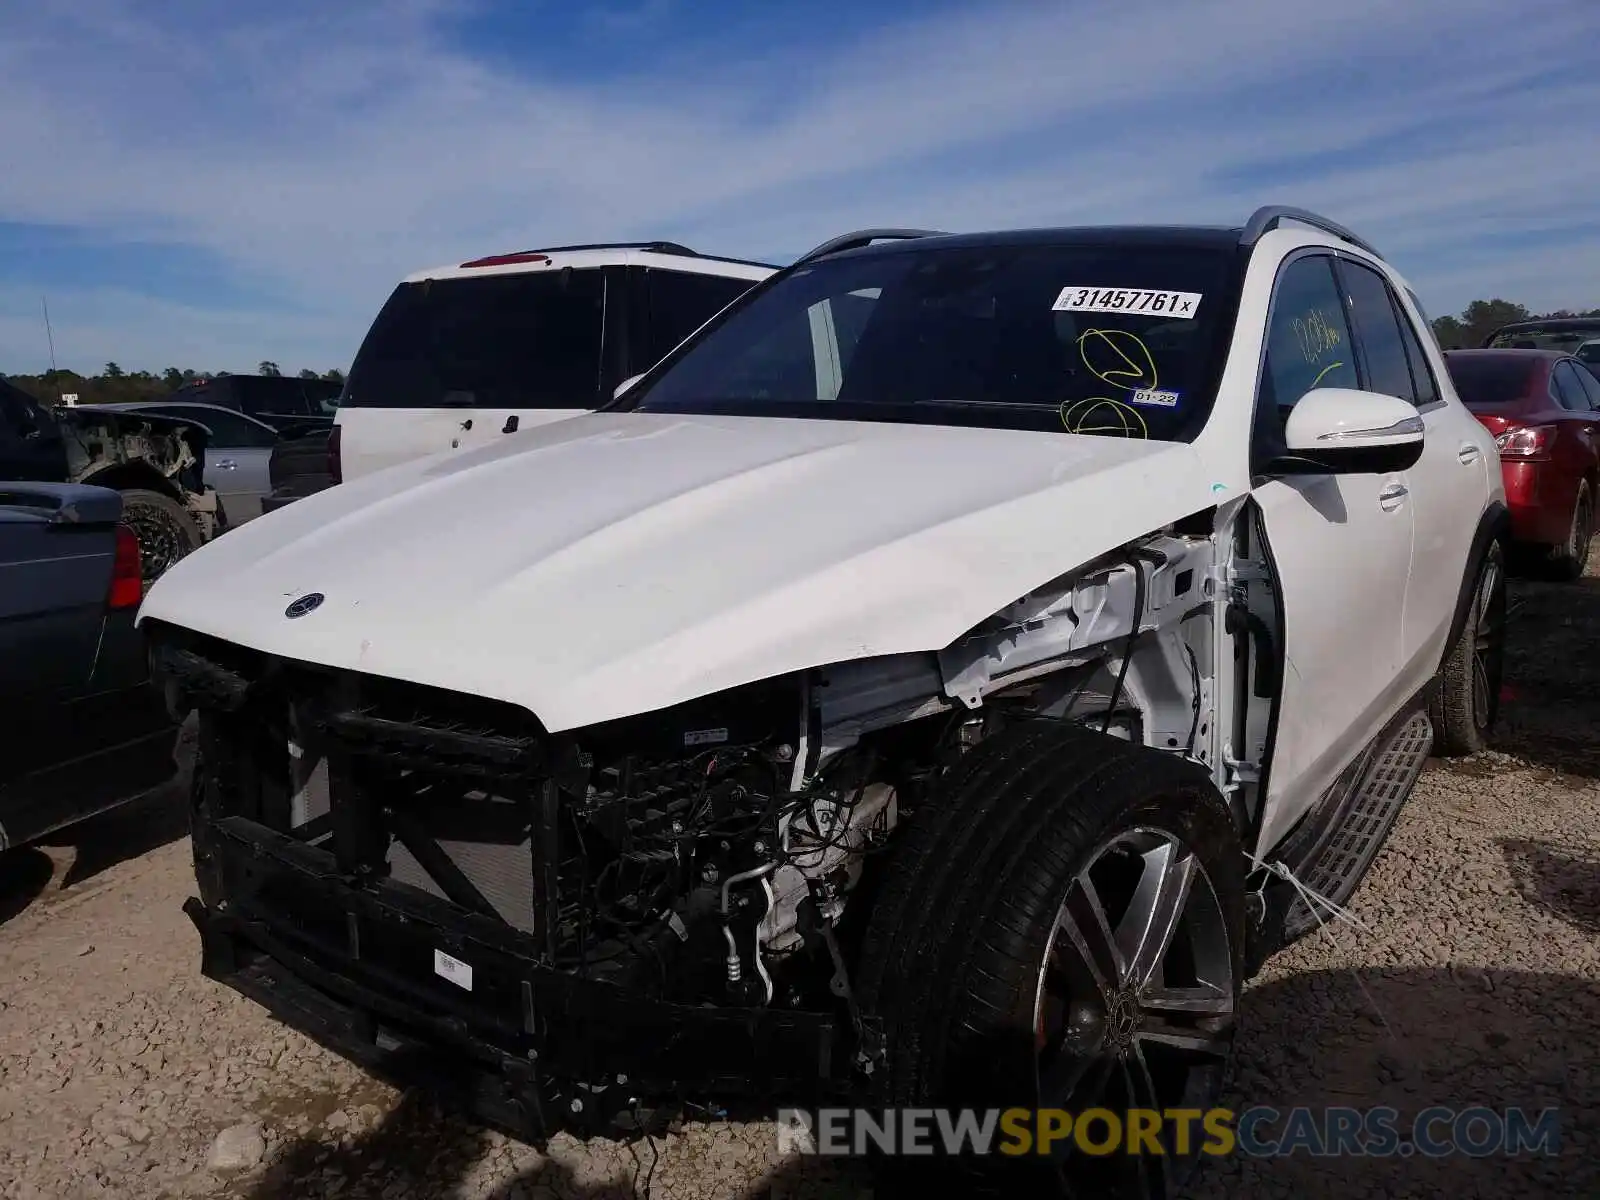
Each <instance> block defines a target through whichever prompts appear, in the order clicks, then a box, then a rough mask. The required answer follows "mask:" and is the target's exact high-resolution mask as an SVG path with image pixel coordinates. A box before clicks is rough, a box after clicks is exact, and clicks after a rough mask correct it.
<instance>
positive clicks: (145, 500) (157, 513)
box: [122, 488, 205, 587]
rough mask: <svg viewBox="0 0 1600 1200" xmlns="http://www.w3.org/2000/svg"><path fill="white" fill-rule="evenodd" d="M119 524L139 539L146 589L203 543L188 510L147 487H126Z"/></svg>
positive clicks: (192, 516) (196, 524) (197, 527)
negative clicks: (120, 522)
mask: <svg viewBox="0 0 1600 1200" xmlns="http://www.w3.org/2000/svg"><path fill="white" fill-rule="evenodd" d="M122 523H123V524H124V525H126V526H127V527H128V528H129V529H131V530H132V531H133V535H134V537H136V538H138V539H139V561H140V564H141V567H142V570H143V573H144V583H145V586H146V587H149V586H150V585H151V584H152V583H154V582H155V581H156V580H157V579H159V578H160V577H161V576H162V575H163V574H164V573H165V572H166V571H167V569H168V568H170V567H171V566H172V564H173V563H175V562H177V561H178V560H179V559H180V558H183V557H184V556H185V555H187V554H189V553H190V552H191V551H194V550H198V549H199V548H200V545H201V543H202V542H203V541H204V540H205V537H204V535H203V534H202V533H201V532H200V525H199V523H198V522H197V521H196V520H195V519H194V515H193V514H192V513H190V512H189V510H188V509H186V508H184V506H183V505H181V504H179V503H178V502H177V501H176V500H174V499H173V498H172V497H171V496H168V495H165V494H163V493H161V492H156V491H151V490H150V489H148V488H128V489H126V490H125V491H124V492H123V493H122Z"/></svg>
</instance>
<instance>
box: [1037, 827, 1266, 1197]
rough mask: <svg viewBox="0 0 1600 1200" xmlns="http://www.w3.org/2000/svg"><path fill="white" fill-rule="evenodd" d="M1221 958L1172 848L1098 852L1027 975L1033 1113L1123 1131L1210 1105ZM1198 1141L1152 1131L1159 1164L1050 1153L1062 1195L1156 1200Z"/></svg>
mask: <svg viewBox="0 0 1600 1200" xmlns="http://www.w3.org/2000/svg"><path fill="white" fill-rule="evenodd" d="M1234 961H1235V959H1234V952H1233V946H1232V944H1231V940H1230V937H1229V934H1228V924H1227V920H1226V918H1225V916H1224V912H1223V907H1222V904H1221V901H1220V900H1219V898H1218V895H1217V892H1216V889H1215V887H1214V886H1213V885H1212V882H1211V880H1210V877H1209V876H1208V875H1207V874H1206V871H1205V869H1204V867H1203V866H1201V864H1200V861H1199V859H1198V858H1197V857H1196V855H1195V854H1194V853H1193V851H1192V850H1190V849H1189V848H1188V847H1187V846H1186V845H1185V844H1184V843H1183V842H1182V840H1181V839H1180V838H1178V837H1177V836H1176V835H1174V834H1172V833H1169V832H1167V831H1164V830H1155V829H1136V830H1132V831H1129V832H1127V833H1124V834H1121V835H1119V836H1117V837H1115V838H1113V839H1111V840H1109V841H1108V842H1106V843H1105V844H1103V845H1102V846H1101V847H1099V848H1098V849H1097V851H1096V852H1095V854H1094V856H1093V857H1092V858H1091V859H1090V862H1089V865H1088V866H1087V867H1086V868H1085V869H1084V870H1083V871H1082V872H1080V873H1079V874H1078V876H1077V877H1076V878H1075V879H1073V881H1072V883H1071V885H1070V887H1069V888H1068V889H1067V893H1066V896H1065V898H1064V900H1063V901H1062V903H1061V905H1060V908H1059V910H1058V912H1057V916H1056V921H1055V926H1054V928H1053V929H1052V931H1051V935H1050V939H1049V942H1048V944H1047V946H1046V949H1045V956H1044V960H1043V963H1042V965H1041V968H1040V971H1039V979H1038V986H1037V990H1036V994H1035V1002H1034V1030H1035V1041H1036V1051H1037V1054H1038V1059H1037V1068H1036V1069H1037V1076H1036V1078H1037V1084H1038V1103H1039V1107H1040V1108H1042V1109H1043V1108H1054V1109H1065V1110H1067V1111H1068V1112H1071V1113H1073V1114H1075V1115H1076V1114H1082V1113H1084V1112H1086V1111H1087V1110H1090V1109H1106V1110H1109V1111H1110V1112H1112V1113H1114V1114H1116V1115H1117V1118H1118V1120H1119V1121H1124V1122H1125V1121H1126V1119H1127V1114H1128V1112H1129V1111H1130V1110H1133V1109H1145V1110H1154V1111H1156V1112H1165V1111H1166V1110H1168V1109H1173V1108H1189V1109H1200V1110H1202V1111H1204V1110H1205V1109H1207V1108H1209V1107H1211V1106H1212V1105H1213V1104H1214V1102H1215V1099H1216V1097H1217V1095H1218V1094H1219V1093H1220V1091H1221V1088H1222V1084H1223V1081H1224V1077H1225V1074H1226V1071H1227V1067H1228V1064H1229V1062H1230V1060H1231V1057H1232V1052H1233V1042H1234V1036H1235V1033H1236V1020H1235V1018H1236V1013H1235V995H1236V990H1237V989H1236V980H1235V978H1234V975H1235V971H1234ZM1091 1124H1094V1123H1091ZM1092 1136H1093V1139H1094V1140H1095V1141H1096V1143H1098V1142H1099V1141H1102V1140H1104V1139H1105V1138H1106V1137H1107V1131H1106V1129H1105V1128H1104V1127H1103V1126H1101V1127H1099V1128H1095V1129H1094V1132H1093V1135H1092ZM1204 1136H1205V1135H1204V1133H1203V1131H1202V1130H1201V1129H1200V1128H1199V1127H1198V1126H1195V1127H1192V1128H1191V1129H1189V1130H1188V1136H1187V1137H1186V1138H1184V1139H1182V1140H1181V1141H1180V1140H1178V1139H1176V1138H1175V1137H1174V1131H1173V1130H1172V1129H1171V1128H1170V1127H1169V1126H1167V1125H1165V1124H1163V1126H1162V1129H1161V1144H1162V1151H1163V1153H1161V1154H1159V1155H1156V1154H1150V1153H1138V1154H1131V1155H1129V1154H1122V1153H1116V1154H1104V1155H1102V1154H1093V1155H1089V1154H1085V1153H1083V1151H1082V1150H1080V1149H1078V1148H1077V1144H1076V1140H1075V1139H1073V1138H1070V1137H1069V1138H1064V1139H1062V1140H1061V1141H1058V1142H1057V1143H1055V1145H1054V1146H1053V1147H1052V1150H1053V1151H1054V1152H1055V1159H1056V1167H1057V1169H1058V1170H1059V1171H1060V1174H1061V1177H1062V1181H1063V1183H1064V1184H1066V1185H1067V1187H1068V1189H1069V1191H1071V1192H1072V1193H1073V1194H1084V1195H1111V1196H1124V1195H1125V1196H1140V1197H1164V1196H1167V1195H1169V1194H1171V1193H1172V1192H1173V1191H1174V1190H1175V1189H1176V1188H1177V1186H1178V1185H1179V1183H1180V1182H1181V1179H1182V1177H1183V1176H1185V1175H1186V1174H1187V1173H1188V1170H1189V1169H1190V1168H1192V1166H1193V1165H1194V1162H1195V1160H1196V1159H1197V1158H1198V1150H1199V1146H1200V1144H1201V1142H1202V1141H1203V1138H1204ZM1185 1141H1186V1142H1187V1145H1185V1144H1183V1143H1184V1142H1185ZM1125 1144H1126V1143H1124V1145H1125Z"/></svg>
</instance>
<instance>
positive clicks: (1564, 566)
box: [1548, 479, 1594, 583]
mask: <svg viewBox="0 0 1600 1200" xmlns="http://www.w3.org/2000/svg"><path fill="white" fill-rule="evenodd" d="M1593 541H1594V492H1593V491H1591V490H1590V488H1589V481H1588V480H1587V479H1584V480H1580V481H1579V482H1578V498H1577V499H1576V500H1575V501H1573V505H1572V525H1571V528H1570V530H1569V531H1568V533H1567V541H1566V544H1565V545H1562V546H1557V547H1555V548H1554V549H1553V550H1552V552H1551V554H1550V558H1549V563H1548V573H1549V575H1550V576H1551V578H1553V579H1556V580H1559V581H1560V582H1562V583H1570V582H1572V581H1573V580H1575V579H1581V578H1583V572H1584V570H1585V569H1586V568H1587V567H1588V565H1589V546H1590V544H1591V543H1592V542H1593Z"/></svg>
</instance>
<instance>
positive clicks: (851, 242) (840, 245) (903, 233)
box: [790, 229, 944, 267]
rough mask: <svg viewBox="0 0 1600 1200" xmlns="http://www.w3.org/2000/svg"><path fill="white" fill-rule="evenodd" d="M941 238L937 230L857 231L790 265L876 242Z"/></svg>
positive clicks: (809, 252) (817, 249) (807, 254)
mask: <svg viewBox="0 0 1600 1200" xmlns="http://www.w3.org/2000/svg"><path fill="white" fill-rule="evenodd" d="M943 236H944V234H942V233H941V232H940V231H939V230H937V229H858V230H856V231H855V232H854V233H846V234H841V235H840V236H839V237H836V238H830V239H828V240H827V241H826V242H823V243H822V245H820V246H818V247H816V248H815V249H813V250H810V251H808V252H807V253H805V254H802V255H801V256H800V257H799V258H797V259H795V260H794V262H793V263H792V264H790V265H791V266H796V267H798V266H799V265H800V264H801V263H804V262H810V261H811V260H812V259H814V258H821V257H822V256H823V255H824V254H837V253H838V252H839V251H841V250H854V249H856V248H858V247H860V246H870V245H871V244H872V243H873V242H877V241H888V240H891V239H893V240H904V239H906V238H922V237H943Z"/></svg>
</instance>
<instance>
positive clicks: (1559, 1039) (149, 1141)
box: [0, 577, 1600, 1200]
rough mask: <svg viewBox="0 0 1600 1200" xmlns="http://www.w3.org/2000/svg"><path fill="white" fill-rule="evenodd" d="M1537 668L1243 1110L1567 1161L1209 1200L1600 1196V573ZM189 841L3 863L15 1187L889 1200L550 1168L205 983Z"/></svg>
mask: <svg viewBox="0 0 1600 1200" xmlns="http://www.w3.org/2000/svg"><path fill="white" fill-rule="evenodd" d="M1510 655H1511V657H1510V663H1509V672H1508V681H1507V686H1508V698H1507V702H1506V707H1505V710H1504V714H1503V718H1502V728H1501V732H1500V735H1499V738H1498V742H1497V746H1496V749H1495V750H1494V751H1492V752H1490V753H1486V754H1483V755H1480V756H1477V757H1476V758H1473V759H1470V760H1465V761H1461V762H1456V763H1451V764H1442V763H1435V764H1432V765H1430V767H1429V768H1428V770H1427V772H1426V773H1425V775H1424V776H1423V779H1422V782H1421V784H1420V785H1419V787H1418V789H1417V791H1416V793H1415V795H1414V796H1413V798H1412V800H1411V802H1410V804H1409V805H1408V806H1407V809H1406V811H1405V813H1404V814H1403V816H1402V818H1401V820H1400V823H1399V825H1398V826H1397V827H1396V830H1395V832H1394V834H1393V836H1392V837H1391V839H1390V841H1389V844H1388V846H1387V847H1386V848H1385V850H1384V852H1383V854H1382V856H1381V857H1380V859H1379V860H1378V862H1377V864H1376V866H1375V867H1374V869H1373V872H1372V874H1371V875H1370V876H1369V878H1368V881H1367V882H1366V883H1365V884H1364V885H1363V887H1362V888H1361V890H1360V892H1359V893H1358V895H1357V897H1356V901H1355V903H1354V905H1353V906H1352V911H1353V912H1354V914H1355V915H1356V916H1357V917H1358V918H1359V919H1360V920H1361V921H1362V922H1363V923H1364V924H1365V925H1366V926H1367V927H1368V929H1369V930H1370V932H1369V931H1365V930H1362V929H1358V928H1352V927H1348V926H1344V925H1340V926H1337V927H1335V928H1333V929H1331V930H1329V931H1326V932H1323V933H1319V934H1315V935H1313V936H1312V937H1310V938H1308V939H1307V940H1305V941H1304V942H1302V943H1300V944H1299V945H1297V946H1296V947H1294V948H1292V949H1291V950H1289V951H1287V952H1286V953H1284V954H1282V955H1280V956H1279V957H1278V958H1277V959H1275V960H1273V961H1272V962H1271V963H1270V964H1269V965H1268V967H1267V969H1266V970H1265V971H1264V972H1263V974H1262V975H1261V976H1260V977H1259V978H1258V979H1257V980H1256V981H1255V982H1254V984H1253V985H1252V987H1251V989H1250V991H1249V992H1248V993H1247V997H1246V1003H1245V1013H1244V1017H1245V1022H1246V1027H1245V1034H1244V1036H1243V1038H1242V1041H1241V1059H1240V1062H1239V1069H1238V1072H1237V1078H1236V1082H1235V1085H1234V1095H1233V1096H1232V1097H1230V1103H1231V1104H1232V1105H1233V1106H1234V1107H1235V1108H1236V1109H1243V1108H1246V1107H1250V1106H1252V1105H1257V1104H1270V1105H1273V1106H1274V1107H1278V1108H1280V1109H1281V1108H1285V1107H1287V1106H1289V1105H1292V1104H1297V1103H1300V1104H1312V1105H1323V1104H1329V1105H1333V1104H1338V1105H1352V1106H1360V1107H1365V1106H1370V1105H1376V1104H1390V1105H1393V1106H1394V1107H1396V1108H1398V1109H1400V1110H1401V1112H1402V1113H1404V1114H1409V1113H1414V1112H1416V1111H1417V1110H1418V1109H1420V1108H1422V1107H1425V1106H1428V1105H1431V1104H1445V1105H1452V1106H1455V1107H1466V1106H1470V1105H1475V1104H1483V1105H1489V1106H1491V1107H1496V1108H1503V1107H1506V1106H1512V1105H1520V1106H1523V1107H1526V1108H1532V1109H1535V1110H1537V1109H1541V1108H1544V1107H1548V1106H1558V1107H1559V1108H1560V1109H1561V1110H1562V1127H1561V1139H1562V1141H1561V1144H1562V1153H1561V1155H1560V1156H1559V1157H1557V1158H1526V1157H1524V1158H1499V1157H1497V1158H1489V1159H1467V1158H1456V1159H1450V1160H1444V1161H1440V1160H1430V1159H1424V1158H1422V1157H1420V1156H1414V1157H1399V1158H1389V1159H1381V1160H1379V1159H1345V1160H1342V1161H1340V1162H1338V1163H1330V1162H1328V1161H1326V1160H1317V1159H1311V1158H1308V1157H1306V1156H1304V1155H1297V1156H1295V1157H1293V1158H1286V1159H1284V1158H1280V1159H1276V1160H1250V1159H1245V1158H1242V1157H1236V1158H1232V1159H1228V1160H1225V1161H1222V1162H1219V1163H1216V1164H1214V1165H1213V1166H1212V1167H1211V1168H1210V1169H1209V1170H1208V1171H1207V1172H1206V1173H1204V1174H1203V1175H1202V1177H1201V1178H1200V1179H1199V1180H1198V1181H1197V1191H1196V1193H1195V1194H1196V1196H1198V1197H1207V1198H1209V1197H1219V1198H1220V1197H1223V1196H1235V1195H1241V1194H1242V1195H1249V1196H1251V1197H1258V1196H1265V1197H1280V1196H1281V1197H1290V1196H1294V1197H1297V1198H1298V1200H1310V1198H1315V1197H1330V1198H1331V1197H1340V1198H1344V1197H1358V1196H1372V1197H1405V1196H1444V1195H1448V1196H1450V1197H1451V1198H1452V1200H1465V1198H1468V1197H1476V1196H1484V1197H1488V1196H1495V1197H1500V1196H1506V1195H1514V1196H1518V1197H1520V1198H1532V1197H1544V1196H1594V1195H1600V1165H1597V1164H1600V1113H1597V1109H1600V1101H1597V1099H1596V1096H1597V1083H1596V1081H1600V726H1597V725H1596V723H1595V718H1596V716H1597V715H1600V578H1593V577H1591V578H1589V579H1586V580H1583V581H1580V582H1579V583H1577V584H1569V585H1553V584H1538V583H1518V584H1516V585H1514V587H1513V628H1512V645H1511V651H1510ZM183 833H184V830H183V815H182V796H181V793H180V790H179V789H177V788H174V789H171V790H169V791H168V792H167V793H164V794H162V795H159V796H155V797H152V798H151V800H150V801H149V802H147V803H144V804H141V805H139V806H138V807H136V808H129V809H126V810H123V811H121V812H117V813H112V814H108V815H107V816H105V817H102V818H98V819H96V820H94V821H90V822H86V823H85V824H83V825H82V826H80V827H78V828H77V829H75V830H72V831H69V833H67V834H66V835H63V836H62V837H61V838H60V839H58V844H52V845H48V846H45V847H41V848H35V849H30V850H24V851H19V852H13V853H12V854H10V855H8V856H5V857H3V858H0V921H3V922H4V924H0V1195H3V1196H4V1197H6V1198H8V1200H10V1198H13V1197H14V1198H17V1200H22V1198H24V1197H27V1198H34V1197H37V1198H40V1200H45V1198H49V1200H57V1198H60V1200H76V1198H78V1197H91V1196H113V1195H114V1196H118V1197H129V1198H131V1200H138V1198H144V1197H150V1198H158V1197H159V1198H166V1197H173V1198H176V1197H195V1198H199V1197H230V1198H235V1200H245V1198H250V1200H257V1198H259V1200H266V1198H267V1197H276V1196H285V1195H297V1196H316V1197H334V1196H338V1197H350V1198H354V1197H383V1198H384V1200H398V1198H400V1197H416V1198H419V1200H420V1198H423V1197H462V1198H466V1197H473V1198H486V1200H487V1198H493V1200H511V1198H513V1197H530V1198H531V1197H541V1198H549V1197H580V1196H581V1197H596V1198H598V1197H609V1196H619V1197H621V1196H630V1195H635V1194H640V1195H644V1194H648V1195H649V1196H652V1197H680V1198H687V1197H707V1198H715V1200H731V1198H739V1200H745V1198H748V1200H754V1198H755V1197H758V1196H772V1197H775V1198H776V1197H785V1196H816V1197H841V1198H842V1197H857V1196H862V1195H868V1194H870V1191H869V1186H868V1183H867V1181H866V1180H865V1179H864V1177H862V1176H860V1175H859V1174H855V1173H852V1172H850V1171H849V1170H848V1169H844V1168H835V1167H834V1166H833V1164H827V1163H821V1162H818V1161H817V1160H811V1161H807V1162H798V1163H797V1162H793V1161H791V1162H787V1163H784V1162H779V1161H778V1160H777V1155H776V1148H775V1139H774V1135H773V1131H772V1129H771V1128H770V1127H769V1126H765V1125H729V1124H707V1125H699V1126H690V1127H688V1128H687V1129H686V1130H685V1131H684V1132H683V1133H682V1134H679V1135H675V1136H673V1137H671V1138H668V1139H658V1140H657V1141H656V1142H654V1143H653V1144H650V1143H642V1144H639V1145H635V1146H627V1145H618V1144H612V1143H591V1144H589V1145H583V1144H580V1143H577V1142H574V1141H570V1140H567V1139H558V1140H557V1141H556V1142H555V1143H554V1144H553V1145H552V1146H551V1147H550V1149H549V1151H548V1153H547V1154H545V1155H540V1154H538V1153H536V1152H535V1151H534V1150H532V1149H530V1148H528V1147H526V1146H524V1145H521V1144H519V1143H517V1142H514V1141H511V1140H508V1139H506V1138H503V1137H501V1136H499V1135H497V1134H494V1133H491V1132H487V1131H484V1130H482V1129H480V1128H478V1127H477V1126H475V1125H472V1124H470V1123H468V1122H464V1121H461V1120H459V1119H456V1118H454V1117H451V1116H448V1115H446V1114H442V1113H440V1112H438V1111H437V1110H435V1109H434V1108H433V1107H432V1106H431V1105H430V1104H429V1103H428V1102H427V1101H426V1100H425V1099H423V1098H421V1097H419V1096H417V1095H415V1094H404V1095H402V1094H399V1093H396V1092H395V1091H394V1090H392V1089H390V1088H388V1087H386V1086H383V1085H381V1084H378V1083H375V1082H373V1081H371V1080H370V1079H368V1078H367V1077H366V1076H364V1075H363V1074H362V1073H361V1072H359V1071H358V1070H356V1069H354V1068H352V1067H350V1066H348V1065H346V1064H345V1063H343V1062H342V1061H341V1060H339V1059H337V1058H335V1057H333V1056H332V1055H329V1054H327V1053H325V1052H324V1051H322V1050H320V1049H319V1048H317V1047H315V1046H314V1045H312V1044H311V1043H309V1042H308V1041H306V1040H305V1039H303V1038H301V1037H300V1036H298V1035H296V1034H293V1033H290V1032H288V1031H286V1030H285V1029H283V1028H282V1027H280V1026H278V1025H276V1024H275V1023H274V1022H272V1021H270V1020H269V1019H267V1018H266V1017H265V1016H264V1015H263V1014H262V1013H261V1012H260V1011H259V1010H258V1009H256V1008H255V1007H253V1006H251V1005H250V1004H248V1003H246V1002H244V1001H243V1000H241V999H239V998H237V997H235V996H234V995H233V994H232V993H229V992H227V991H225V990H224V989H222V988H220V987H217V986H215V985H213V984H211V983H209V982H208V981H206V980H204V979H202V978H201V977H200V976H199V973H198V970H197V963H198V958H199V947H198V939H197V938H196V936H195V934H194V931H193V929H192V927H191V926H190V925H189V923H188V921H187V920H186V919H185V918H184V917H183V915H182V913H181V912H180V911H179V905H180V904H181V903H182V901H183V899H184V897H185V896H187V895H188V894H189V893H190V890H191V885H192V884H191V867H190V860H189V847H188V843H187V841H186V840H185V839H184V837H183ZM824 1168H827V1169H824ZM636 1189H637V1190H636Z"/></svg>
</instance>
